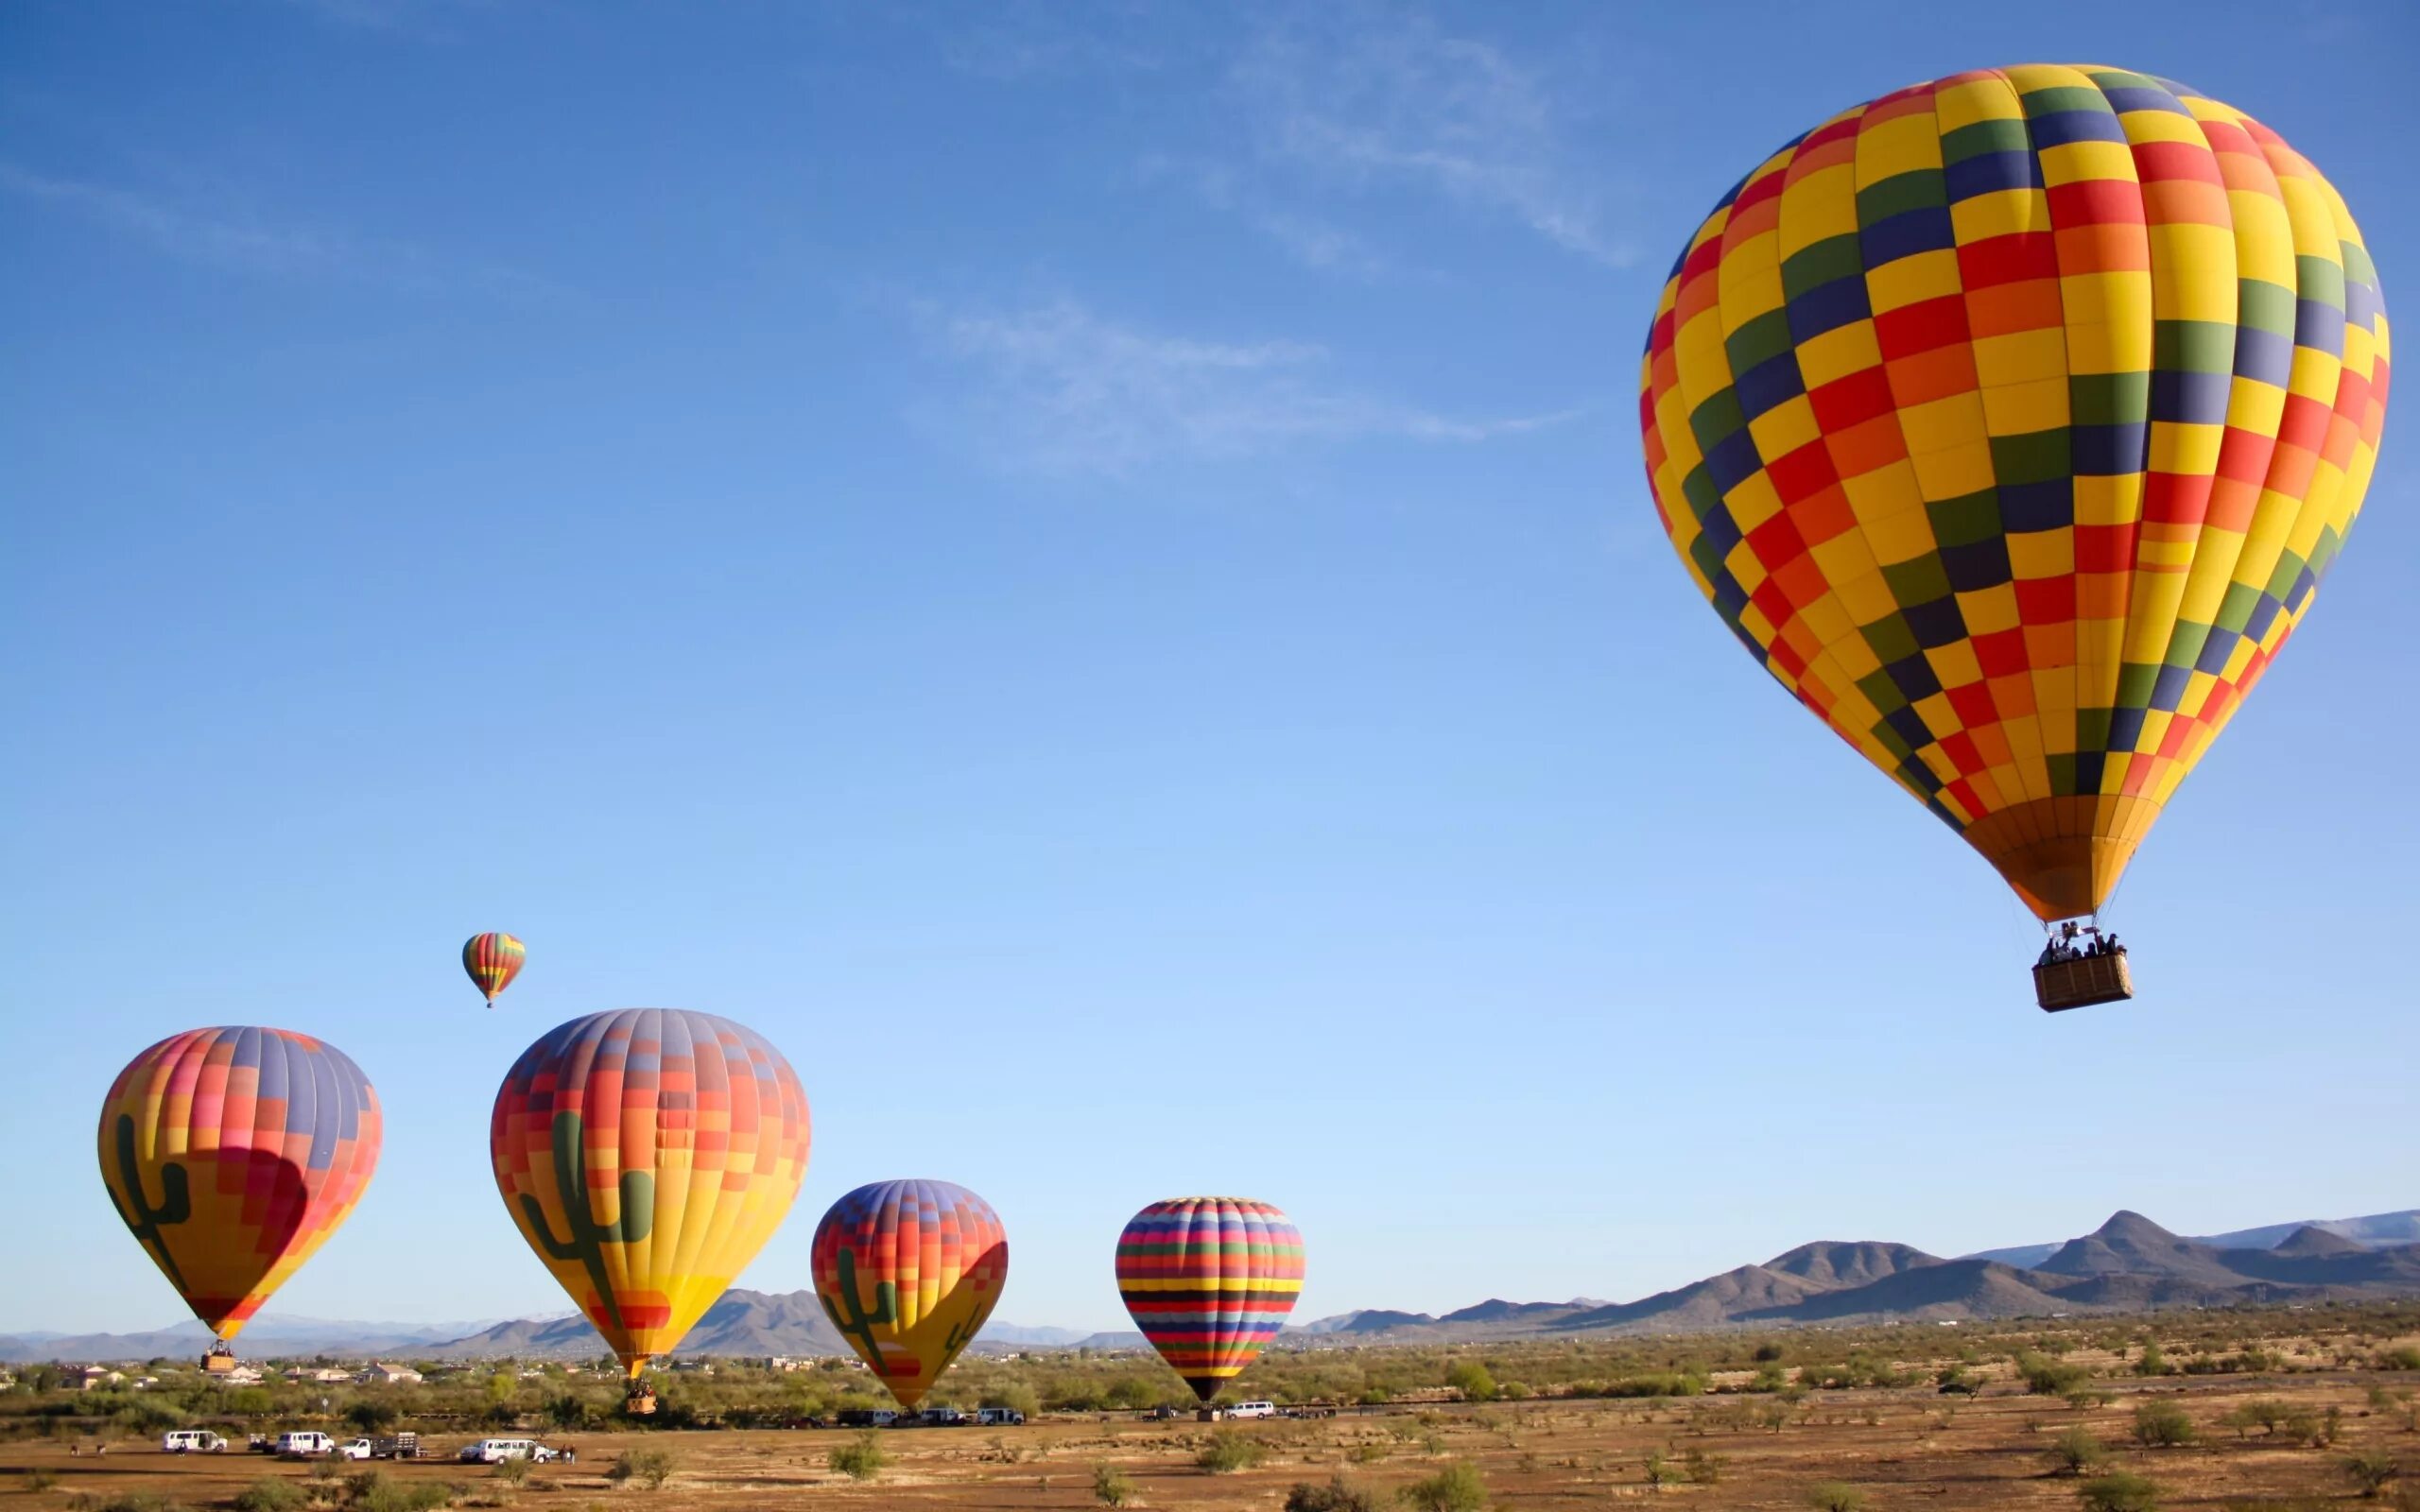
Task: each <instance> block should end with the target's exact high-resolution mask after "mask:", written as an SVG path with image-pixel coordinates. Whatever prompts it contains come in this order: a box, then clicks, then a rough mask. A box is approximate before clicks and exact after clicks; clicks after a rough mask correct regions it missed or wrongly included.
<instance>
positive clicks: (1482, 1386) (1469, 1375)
mask: <svg viewBox="0 0 2420 1512" xmlns="http://www.w3.org/2000/svg"><path fill="white" fill-rule="evenodd" d="M1445 1384H1447V1385H1449V1386H1451V1387H1453V1388H1454V1389H1455V1390H1457V1391H1459V1392H1461V1394H1462V1396H1463V1397H1464V1398H1465V1399H1467V1400H1471V1401H1494V1400H1495V1377H1494V1376H1492V1375H1490V1374H1489V1373H1488V1369H1487V1366H1483V1365H1481V1364H1479V1362H1478V1361H1477V1360H1457V1361H1455V1362H1454V1363H1453V1364H1452V1365H1451V1366H1447V1367H1446V1370H1445Z"/></svg>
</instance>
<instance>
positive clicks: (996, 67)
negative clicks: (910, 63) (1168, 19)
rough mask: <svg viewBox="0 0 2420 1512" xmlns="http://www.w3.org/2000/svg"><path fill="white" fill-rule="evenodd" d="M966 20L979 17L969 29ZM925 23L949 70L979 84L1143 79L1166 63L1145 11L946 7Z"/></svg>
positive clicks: (1015, 0)
mask: <svg viewBox="0 0 2420 1512" xmlns="http://www.w3.org/2000/svg"><path fill="white" fill-rule="evenodd" d="M970 14H974V15H977V16H978V19H976V20H975V21H973V22H972V23H969V22H968V21H966V19H965V18H966V17H967V16H968V15H970ZM1158 19H1160V20H1165V15H1163V16H1162V17H1160V18H1158ZM929 20H930V24H932V25H934V26H936V27H937V28H938V29H939V31H940V35H941V43H942V58H943V59H944V60H946V61H947V62H948V63H949V65H950V66H951V67H952V68H955V69H957V70H959V72H960V73H966V74H973V75H975V76H977V77H981V78H991V79H998V80H1003V81H1022V80H1027V79H1042V78H1062V77H1067V76H1069V75H1074V74H1104V73H1111V74H1127V73H1144V72H1150V71H1151V70H1155V69H1157V68H1159V67H1161V66H1162V65H1163V64H1164V63H1165V62H1166V61H1167V54H1166V52H1165V50H1164V47H1163V46H1162V45H1161V44H1160V43H1157V42H1154V41H1153V40H1152V39H1151V37H1150V27H1151V25H1152V24H1153V23H1154V20H1155V18H1154V16H1153V14H1152V10H1151V9H1150V8H1149V7H1146V6H1139V5H1131V4H1115V3H1112V4H1095V5H1090V6H1078V5H1073V4H1069V3H1066V0H1060V3H1053V4H1041V3H1037V0H1011V3H1007V4H1002V5H996V6H994V7H991V8H988V9H980V10H979V12H977V11H970V10H965V9H944V10H943V11H942V13H941V14H940V15H937V16H934V17H931V18H929ZM1163 29H1164V28H1163Z"/></svg>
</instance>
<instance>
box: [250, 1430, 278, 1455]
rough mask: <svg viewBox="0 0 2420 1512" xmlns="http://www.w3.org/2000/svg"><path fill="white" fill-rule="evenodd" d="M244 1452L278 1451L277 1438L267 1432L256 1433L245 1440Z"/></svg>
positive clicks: (266, 1452)
mask: <svg viewBox="0 0 2420 1512" xmlns="http://www.w3.org/2000/svg"><path fill="white" fill-rule="evenodd" d="M244 1452H245V1453H247V1454H274V1453H276V1452H277V1440H276V1439H274V1438H272V1437H270V1436H269V1435H267V1434H254V1435H251V1437H249V1438H247V1439H245V1440H244Z"/></svg>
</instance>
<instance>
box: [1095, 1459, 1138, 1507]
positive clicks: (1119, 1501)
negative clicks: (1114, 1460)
mask: <svg viewBox="0 0 2420 1512" xmlns="http://www.w3.org/2000/svg"><path fill="white" fill-rule="evenodd" d="M1093 1500H1094V1501H1096V1502H1098V1503H1100V1504H1101V1505H1103V1506H1125V1505H1128V1504H1129V1503H1132V1502H1133V1501H1134V1500H1135V1496H1134V1480H1133V1477H1132V1476H1130V1475H1128V1474H1127V1473H1126V1472H1125V1471H1124V1470H1121V1469H1118V1468H1117V1467H1116V1466H1115V1465H1096V1466H1094V1467H1093Z"/></svg>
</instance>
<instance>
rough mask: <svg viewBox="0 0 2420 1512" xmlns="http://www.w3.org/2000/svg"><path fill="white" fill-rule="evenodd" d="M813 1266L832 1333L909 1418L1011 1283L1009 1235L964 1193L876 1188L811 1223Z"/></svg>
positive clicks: (932, 1186)
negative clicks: (836, 1333) (845, 1343)
mask: <svg viewBox="0 0 2420 1512" xmlns="http://www.w3.org/2000/svg"><path fill="white" fill-rule="evenodd" d="M814 1267H815V1295H816V1297H817V1299H818V1300H820V1301H821V1302H822V1304H823V1312H824V1314H825V1315H826V1316H828V1317H830V1318H831V1319H832V1326H833V1327H834V1328H837V1329H838V1330H839V1331H840V1336H841V1337H842V1338H845V1339H847V1340H848V1341H849V1344H850V1346H851V1347H852V1348H854V1349H856V1351H857V1355H858V1358H860V1359H862V1360H864V1361H865V1363H866V1366H867V1368H868V1369H871V1370H872V1371H873V1373H874V1374H875V1376H877V1377H878V1378H880V1380H881V1382H882V1383H883V1385H885V1386H886V1387H888V1388H889V1389H890V1394H891V1396H893V1397H894V1398H896V1399H898V1401H899V1405H900V1406H902V1407H905V1408H907V1409H908V1410H909V1411H911V1412H912V1411H914V1410H915V1406H916V1403H918V1402H919V1401H922V1400H924V1397H925V1392H927V1391H929V1390H931V1389H932V1385H933V1382H934V1381H935V1380H936V1379H938V1378H939V1377H940V1375H941V1373H942V1371H943V1370H946V1369H948V1368H949V1363H950V1362H951V1361H952V1360H955V1359H957V1358H958V1354H959V1350H960V1349H965V1348H966V1346H967V1344H968V1342H969V1341H970V1340H972V1339H973V1338H974V1337H975V1334H976V1331H977V1330H978V1329H980V1328H982V1326H983V1320H984V1319H985V1318H988V1317H990V1316H991V1315H992V1308H993V1306H994V1304H995V1303H997V1302H998V1301H999V1299H1000V1288H1001V1287H1002V1286H1003V1285H1005V1284H1007V1282H1008V1279H1009V1236H1008V1231H1007V1230H1006V1229H1002V1228H1001V1227H1000V1215H999V1214H998V1213H996V1212H994V1211H992V1205H991V1204H990V1203H988V1202H986V1201H984V1200H983V1199H982V1198H981V1197H978V1196H977V1195H976V1194H974V1193H972V1192H969V1191H967V1190H966V1189H965V1188H964V1187H961V1186H954V1185H952V1184H951V1183H949V1182H947V1181H876V1182H873V1183H872V1184H871V1185H868V1186H862V1187H859V1188H857V1189H856V1191H855V1192H852V1193H850V1194H847V1195H846V1196H843V1197H842V1198H841V1199H840V1200H839V1201H838V1202H836V1203H834V1204H832V1211H829V1212H826V1213H825V1214H824V1215H823V1221H822V1222H821V1223H820V1224H818V1225H816V1227H815V1249H814Z"/></svg>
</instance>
